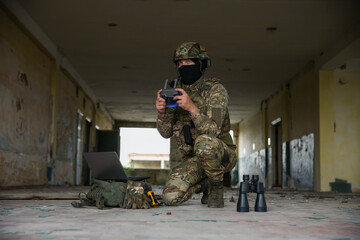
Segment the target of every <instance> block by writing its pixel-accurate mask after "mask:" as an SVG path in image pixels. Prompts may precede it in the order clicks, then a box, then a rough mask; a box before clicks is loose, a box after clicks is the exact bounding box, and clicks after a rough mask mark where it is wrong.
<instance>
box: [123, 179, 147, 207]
mask: <svg viewBox="0 0 360 240" xmlns="http://www.w3.org/2000/svg"><path fill="white" fill-rule="evenodd" d="M144 184H146V183H144V182H140V181H137V182H135V181H128V182H127V187H126V193H125V200H124V204H123V208H126V209H130V208H132V209H136V208H141V209H149V208H151V206H150V202H151V200H150V199H149V197H148V196H146V193H145V190H144Z"/></svg>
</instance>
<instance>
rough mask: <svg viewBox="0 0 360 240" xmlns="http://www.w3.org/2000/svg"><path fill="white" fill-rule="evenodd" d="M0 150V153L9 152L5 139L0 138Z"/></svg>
mask: <svg viewBox="0 0 360 240" xmlns="http://www.w3.org/2000/svg"><path fill="white" fill-rule="evenodd" d="M0 150H1V151H10V145H9V141H8V139H7V138H5V137H3V138H0Z"/></svg>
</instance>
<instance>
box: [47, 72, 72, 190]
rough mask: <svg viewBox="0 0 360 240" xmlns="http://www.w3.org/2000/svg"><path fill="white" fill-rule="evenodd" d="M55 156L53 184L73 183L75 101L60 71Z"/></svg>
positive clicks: (66, 79)
mask: <svg viewBox="0 0 360 240" xmlns="http://www.w3.org/2000/svg"><path fill="white" fill-rule="evenodd" d="M56 101H57V109H58V112H57V119H56V121H57V123H56V127H57V128H56V155H55V156H54V160H55V161H54V162H55V164H54V170H53V171H54V183H55V184H63V183H69V184H73V183H74V178H75V171H74V164H75V154H76V143H75V141H76V127H77V125H76V123H77V110H78V106H77V99H76V87H75V85H74V84H73V82H72V81H71V80H70V79H69V78H68V77H67V76H66V75H65V74H64V73H63V72H62V71H60V73H59V77H58V84H57V99H56Z"/></svg>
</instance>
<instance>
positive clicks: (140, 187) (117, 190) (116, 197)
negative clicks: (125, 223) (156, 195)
mask: <svg viewBox="0 0 360 240" xmlns="http://www.w3.org/2000/svg"><path fill="white" fill-rule="evenodd" d="M150 190H151V185H150V184H148V183H146V182H143V181H130V180H129V181H128V182H127V183H125V182H117V181H111V180H108V181H104V180H99V179H94V183H93V184H92V185H91V189H90V191H89V192H88V193H87V194H85V193H84V192H80V193H79V202H76V201H73V202H72V203H71V205H72V206H73V207H75V208H80V207H83V206H96V207H97V208H98V209H103V208H105V207H122V208H128V209H129V208H133V209H135V208H144V209H148V208H150V199H149V198H148V196H147V195H146V193H147V192H148V191H150ZM82 194H85V198H83V197H81V195H82Z"/></svg>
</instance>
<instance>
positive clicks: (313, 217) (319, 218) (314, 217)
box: [305, 215, 328, 220]
mask: <svg viewBox="0 0 360 240" xmlns="http://www.w3.org/2000/svg"><path fill="white" fill-rule="evenodd" d="M305 218H309V219H317V220H321V219H326V218H328V217H325V216H320V215H319V216H311V217H305Z"/></svg>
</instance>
